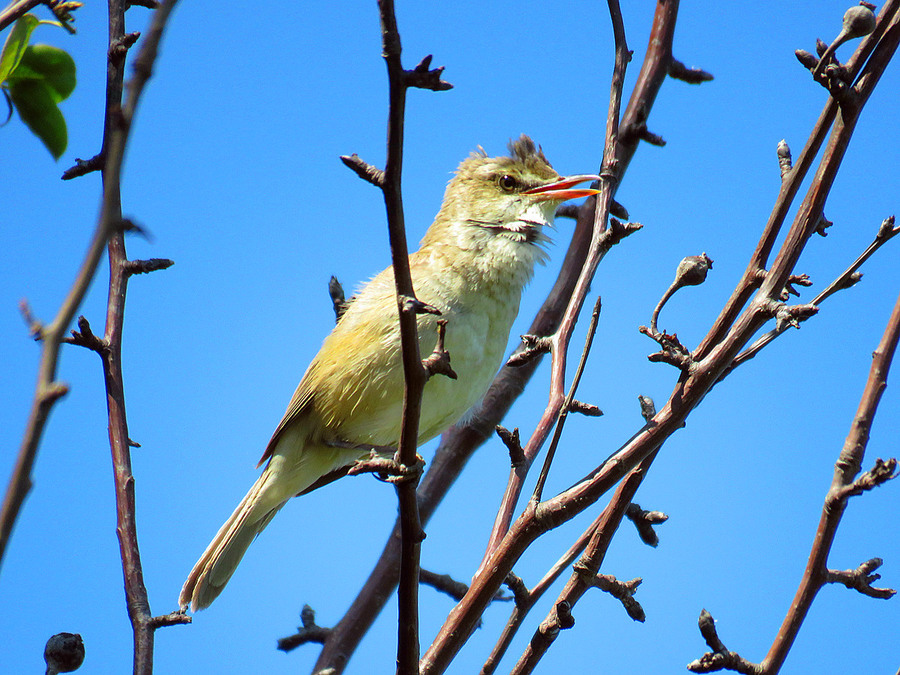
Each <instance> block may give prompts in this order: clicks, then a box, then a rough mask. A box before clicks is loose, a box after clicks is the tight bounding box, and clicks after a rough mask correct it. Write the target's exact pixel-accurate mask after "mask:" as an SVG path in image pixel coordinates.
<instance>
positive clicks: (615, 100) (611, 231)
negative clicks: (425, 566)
mask: <svg viewBox="0 0 900 675" xmlns="http://www.w3.org/2000/svg"><path fill="white" fill-rule="evenodd" d="M609 13H610V17H611V20H612V25H613V34H614V37H615V65H614V68H613V76H612V83H611V86H610V102H609V111H608V114H607V118H606V141H605V146H604V151H603V162H602V165H601V171H600V176H601V180H600V193H599V194H598V195H597V199H596V210H595V212H594V226H593V230H592V236H591V245H590V248H589V250H588V256H587V259H586V260H585V263H584V266H583V267H582V269H581V272H580V274H579V277H578V281H577V282H576V285H575V289H574V291H573V293H572V296H571V298H570V299H569V303H568V305H567V307H566V312H565V314H564V315H563V319H562V322H561V324H560V327H559V329H558V330H557V331H556V333H555V334H554V336H553V339H554V349H553V363H552V365H551V371H552V373H551V393H550V399H551V400H550V403H549V404H548V406H547V408H546V409H545V411H544V415H543V416H542V418H541V421H540V422H539V424H538V428H537V429H536V430H535V432H534V434H533V435H532V437H531V440H529V442H528V444H527V445H526V447H525V455H526V457H527V458H528V459H529V461H533V457H534V456H535V455H536V453H537V451H538V450H539V448H540V447H541V446H542V445H543V442H544V440H546V438H547V436H548V435H549V431H550V425H551V423H552V420H554V419H555V418H556V417H557V416H558V414H559V411H560V408H561V406H562V405H563V404H564V397H563V383H564V379H565V364H566V355H567V351H568V342H569V339H570V337H571V335H572V331H573V329H574V326H575V322H576V320H577V318H578V315H579V313H580V310H581V307H582V304H583V303H584V299H585V297H586V295H587V293H588V289H589V287H590V283H591V279H592V278H593V276H594V272H595V271H596V269H597V266H598V265H599V263H600V260H601V259H602V258H603V257H604V255H605V254H606V252H607V251H608V250H609V248H610V247H611V246H612V243H614V242H615V241H618V239H619V238H621V236H622V233H621V231H619V232H618V233H617V232H616V230H617V228H615V227H612V226H610V227H607V225H606V223H607V219H608V218H609V205H610V202H611V201H612V197H613V193H614V192H615V187H616V186H617V185H618V182H619V159H618V156H617V155H618V147H619V140H618V139H619V112H620V105H621V101H622V88H623V86H624V79H625V69H626V66H627V64H628V62H629V61H630V60H631V53H630V52H629V51H628V45H627V44H626V41H625V27H624V24H623V22H622V15H621V10H620V9H619V5H618V2H616V0H609ZM611 242H612V243H611ZM546 466H547V464H545V467H546ZM543 473H546V471H544V472H543ZM523 474H524V472H517V471H513V472H512V473H511V474H510V479H509V482H508V484H507V490H506V494H505V495H504V497H503V502H502V503H501V507H500V510H499V512H498V518H497V520H496V521H495V524H494V529H493V531H492V532H491V539H490V542H489V543H488V548H487V552H486V554H485V558H484V560H483V561H482V564H481V566H480V567H479V570H478V571H477V572H476V573H475V577H474V578H473V580H472V585H471V586H470V588H469V592H468V593H467V594H466V597H465V598H464V599H463V600H462V601H461V602H460V603H459V604H458V605H457V606H456V607H455V608H454V609H453V610H452V611H451V612H450V615H449V616H448V617H447V620H446V621H445V622H444V625H443V626H442V627H441V630H440V632H439V633H438V635H437V637H436V638H435V640H434V642H433V643H432V645H431V647H429V649H428V651H427V652H426V653H425V655H424V656H423V658H422V662H421V664H420V669H421V672H422V673H423V674H425V673H428V674H433V673H441V672H444V670H446V668H447V666H448V665H449V663H450V661H452V659H453V658H454V656H455V655H456V653H457V652H458V651H459V649H460V648H461V647H462V645H463V644H464V643H465V642H466V641H467V640H468V638H469V636H470V635H471V634H472V631H473V630H474V629H475V627H476V626H477V624H478V621H479V619H480V617H481V614H482V612H483V611H484V608H485V607H486V606H487V603H488V602H489V596H490V597H492V596H493V595H494V593H495V592H496V590H497V588H499V584H500V583H502V581H503V579H505V578H506V576H507V574H508V573H509V572H510V571H511V570H512V564H511V563H512V557H510V558H509V562H510V565H509V566H508V567H506V566H503V567H504V569H503V574H502V577H501V578H500V579H497V578H496V577H495V574H496V573H497V572H498V571H499V569H500V568H499V567H496V566H494V564H493V560H494V559H495V558H496V555H494V552H495V551H496V552H497V554H498V555H499V554H500V551H499V548H500V542H501V541H503V542H506V541H517V538H516V537H515V534H514V532H513V531H512V530H509V529H508V523H509V520H510V519H511V514H512V509H513V508H514V505H515V503H516V502H517V500H518V496H519V493H520V492H521V489H522V479H523V477H524V476H523ZM535 494H536V497H537V498H539V494H540V493H539V492H538V491H536V492H535ZM537 509H538V505H537V502H536V499H532V500H531V501H529V504H528V507H527V508H526V512H525V513H526V514H534V513H535V512H536V511H537ZM526 517H527V516H526ZM518 541H519V542H521V543H522V544H524V546H527V544H528V543H530V541H533V539H530V540H529V537H528V536H523V537H521V538H520V539H518ZM516 547H517V548H518V544H517V545H516ZM521 550H524V547H523V548H522V549H521ZM520 553H521V551H520ZM516 557H517V556H516ZM494 582H497V584H496V585H494ZM489 587H492V590H490V591H488V588H489Z"/></svg>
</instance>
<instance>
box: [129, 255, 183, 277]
mask: <svg viewBox="0 0 900 675" xmlns="http://www.w3.org/2000/svg"><path fill="white" fill-rule="evenodd" d="M174 264H175V261H174V260H169V259H168V258H149V259H147V260H127V261H126V262H125V272H126V274H128V275H129V276H133V275H135V274H149V273H150V272H157V271H159V270H165V269H168V268H170V267H171V266H172V265H174Z"/></svg>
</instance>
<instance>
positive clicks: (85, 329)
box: [63, 316, 107, 356]
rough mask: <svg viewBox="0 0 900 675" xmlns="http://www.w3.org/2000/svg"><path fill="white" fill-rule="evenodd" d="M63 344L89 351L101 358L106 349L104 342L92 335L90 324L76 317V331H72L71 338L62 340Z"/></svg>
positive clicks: (80, 317)
mask: <svg viewBox="0 0 900 675" xmlns="http://www.w3.org/2000/svg"><path fill="white" fill-rule="evenodd" d="M63 342H65V343H67V344H70V345H77V346H79V347H84V348H85V349H90V350H91V351H92V352H97V353H98V354H100V355H101V356H102V355H103V354H105V353H106V349H107V344H106V342H105V341H104V340H101V339H100V338H98V337H97V336H96V335H94V332H93V331H92V330H91V324H90V323H89V322H88V320H87V319H86V318H84V316H79V317H78V330H73V331H72V337H70V338H63Z"/></svg>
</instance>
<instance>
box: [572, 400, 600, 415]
mask: <svg viewBox="0 0 900 675" xmlns="http://www.w3.org/2000/svg"><path fill="white" fill-rule="evenodd" d="M569 412H575V413H581V414H582V415H586V416H587V417H601V416H602V415H603V411H602V410H600V408H598V407H597V406H595V405H593V404H592V403H584V402H583V401H578V400H576V399H572V401H571V403H569Z"/></svg>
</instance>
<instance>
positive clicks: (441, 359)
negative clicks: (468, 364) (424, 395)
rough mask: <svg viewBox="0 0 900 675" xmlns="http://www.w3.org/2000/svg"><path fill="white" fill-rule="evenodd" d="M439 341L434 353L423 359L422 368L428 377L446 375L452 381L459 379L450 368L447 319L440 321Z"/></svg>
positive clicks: (438, 324)
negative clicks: (445, 344)
mask: <svg viewBox="0 0 900 675" xmlns="http://www.w3.org/2000/svg"><path fill="white" fill-rule="evenodd" d="M437 327H438V339H437V344H436V345H435V346H434V351H433V352H431V354H430V355H429V356H428V357H427V358H424V359H422V367H423V368H424V369H425V371H426V372H427V373H428V377H431V376H432V375H445V376H446V377H449V378H450V379H451V380H455V379H456V378H457V375H456V372H455V371H454V370H453V368H452V367H451V366H450V352H448V351H447V350H446V349H445V348H444V337H445V335H446V333H447V319H438V321H437Z"/></svg>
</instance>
